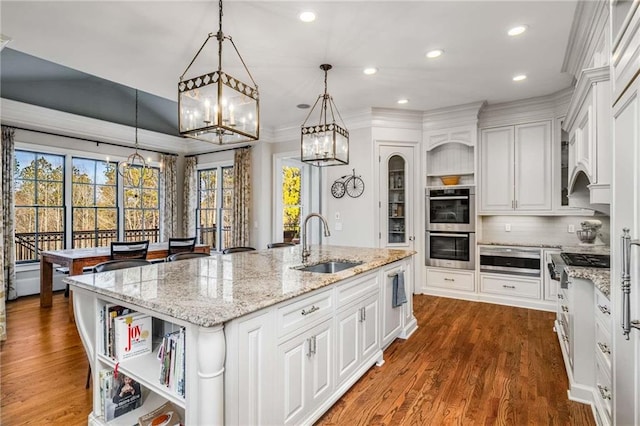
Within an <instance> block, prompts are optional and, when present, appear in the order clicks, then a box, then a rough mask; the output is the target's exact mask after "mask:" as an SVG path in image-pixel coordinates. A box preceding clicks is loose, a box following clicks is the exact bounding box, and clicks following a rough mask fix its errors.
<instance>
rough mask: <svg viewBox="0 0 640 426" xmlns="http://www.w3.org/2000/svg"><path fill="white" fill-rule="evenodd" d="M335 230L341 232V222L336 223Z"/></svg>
mask: <svg viewBox="0 0 640 426" xmlns="http://www.w3.org/2000/svg"><path fill="white" fill-rule="evenodd" d="M335 228H336V231H342V222H336V224H335Z"/></svg>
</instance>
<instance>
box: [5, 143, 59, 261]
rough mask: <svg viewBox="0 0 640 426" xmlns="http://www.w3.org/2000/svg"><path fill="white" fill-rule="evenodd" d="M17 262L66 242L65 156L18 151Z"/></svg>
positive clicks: (37, 255) (31, 257)
mask: <svg viewBox="0 0 640 426" xmlns="http://www.w3.org/2000/svg"><path fill="white" fill-rule="evenodd" d="M14 180H15V206H16V218H15V226H16V235H15V242H16V263H21V262H29V261H37V260H39V252H40V251H41V250H60V249H63V248H64V247H65V244H64V224H65V213H64V212H65V210H64V156H62V155H53V154H44V153H39V152H30V151H20V150H16V151H15V164H14Z"/></svg>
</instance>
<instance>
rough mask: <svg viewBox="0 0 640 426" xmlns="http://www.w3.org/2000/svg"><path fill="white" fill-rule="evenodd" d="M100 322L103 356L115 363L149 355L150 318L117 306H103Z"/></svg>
mask: <svg viewBox="0 0 640 426" xmlns="http://www.w3.org/2000/svg"><path fill="white" fill-rule="evenodd" d="M100 320H101V322H102V325H103V327H102V330H103V339H102V340H103V354H104V355H106V356H108V357H111V358H113V359H115V360H117V361H123V360H125V359H129V358H133V357H136V356H139V355H144V354H148V353H151V351H152V335H151V317H150V316H149V315H147V314H143V313H140V312H135V311H132V310H130V309H128V308H124V307H122V306H118V305H110V304H108V305H105V306H104V307H103V308H102V312H101V316H100Z"/></svg>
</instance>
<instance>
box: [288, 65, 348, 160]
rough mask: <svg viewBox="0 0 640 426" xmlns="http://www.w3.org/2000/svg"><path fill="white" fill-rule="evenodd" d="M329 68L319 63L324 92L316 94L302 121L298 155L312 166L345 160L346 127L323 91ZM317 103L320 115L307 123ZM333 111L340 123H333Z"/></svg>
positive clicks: (346, 146)
mask: <svg viewBox="0 0 640 426" xmlns="http://www.w3.org/2000/svg"><path fill="white" fill-rule="evenodd" d="M331 68H333V67H332V66H331V65H329V64H322V65H320V69H321V70H323V71H324V94H321V95H319V96H318V99H316V103H315V104H313V108H311V111H309V115H307V118H306V119H305V120H304V123H302V135H301V142H300V143H301V159H302V161H304V162H307V163H311V164H313V165H315V166H340V165H343V164H349V131H348V130H347V129H346V128H345V126H344V122H343V120H342V117H341V116H340V112H339V111H338V108H336V105H335V103H334V102H333V98H332V97H331V95H329V94H328V93H327V71H329V70H330V69H331ZM318 104H320V107H319V112H320V117H319V120H318V121H317V124H315V123H310V124H307V122H308V121H309V117H311V115H312V114H313V111H315V109H316V106H318ZM334 112H335V114H337V115H338V118H339V119H340V123H341V124H342V126H340V125H338V124H337V123H336V118H335V115H334Z"/></svg>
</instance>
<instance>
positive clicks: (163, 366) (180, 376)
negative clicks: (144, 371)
mask: <svg viewBox="0 0 640 426" xmlns="http://www.w3.org/2000/svg"><path fill="white" fill-rule="evenodd" d="M157 357H158V360H159V361H160V384H162V385H164V386H166V387H167V388H169V389H171V390H172V391H174V392H176V393H177V394H178V395H180V396H184V395H185V330H184V328H181V329H179V330H177V331H174V332H171V333H167V334H166V335H165V336H164V338H163V339H162V343H161V344H160V347H159V348H158V356H157Z"/></svg>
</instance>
